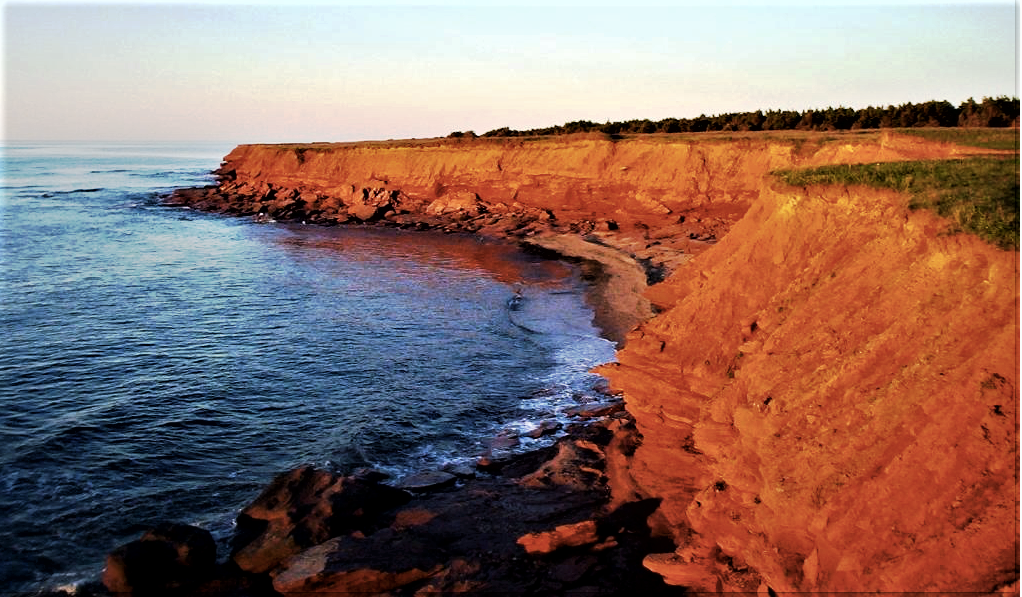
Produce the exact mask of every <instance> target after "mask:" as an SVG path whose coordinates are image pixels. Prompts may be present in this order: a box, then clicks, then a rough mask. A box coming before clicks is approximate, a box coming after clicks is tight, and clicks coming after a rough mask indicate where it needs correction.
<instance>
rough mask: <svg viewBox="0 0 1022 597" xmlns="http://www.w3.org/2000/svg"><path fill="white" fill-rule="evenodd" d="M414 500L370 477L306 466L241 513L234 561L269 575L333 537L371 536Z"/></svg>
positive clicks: (287, 475) (286, 475) (280, 480)
mask: <svg viewBox="0 0 1022 597" xmlns="http://www.w3.org/2000/svg"><path fill="white" fill-rule="evenodd" d="M409 499H410V496H409V494H408V493H407V492H405V491H402V490H400V489H395V488H393V487H388V486H386V485H381V484H379V483H376V482H373V481H368V480H366V479H364V478H358V477H342V476H339V475H335V474H333V473H330V472H327V471H323V470H319V469H316V468H313V467H311V466H305V467H301V468H298V469H295V470H292V471H290V472H287V473H284V474H282V475H279V476H278V477H277V478H276V479H274V480H273V482H272V483H271V484H270V485H269V486H268V487H267V488H266V489H265V490H264V491H263V493H262V494H260V495H259V497H258V498H256V499H255V501H253V502H252V503H251V504H249V506H248V507H246V508H245V509H244V510H243V511H242V512H241V514H240V515H238V521H237V531H236V533H235V541H234V549H233V554H232V556H231V557H232V558H233V560H234V562H235V563H236V564H237V565H238V567H239V568H241V569H242V570H245V571H248V572H257V573H258V572H267V571H269V570H271V569H273V568H274V567H276V566H277V564H279V563H280V562H281V561H283V560H284V559H286V558H288V557H290V556H293V555H295V554H297V553H299V552H300V551H302V550H304V549H307V548H309V547H312V546H313V545H317V544H319V543H323V542H324V541H326V540H328V539H330V538H332V537H336V536H338V535H342V534H346V533H351V532H354V531H360V532H363V533H367V532H371V531H372V530H374V529H375V528H377V527H378V526H380V523H379V521H378V518H379V517H380V515H381V514H383V513H384V512H386V511H387V510H390V509H392V508H394V507H396V506H399V505H401V504H404V503H406V502H407V501H408V500H409Z"/></svg>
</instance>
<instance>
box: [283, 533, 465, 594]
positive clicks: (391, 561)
mask: <svg viewBox="0 0 1022 597" xmlns="http://www.w3.org/2000/svg"><path fill="white" fill-rule="evenodd" d="M444 559H445V558H444V553H443V551H442V550H440V549H438V548H437V546H436V545H433V544H429V543H426V542H423V541H420V540H418V539H417V538H415V537H413V536H410V535H409V534H407V533H398V532H395V531H393V530H391V529H384V530H382V531H380V532H378V533H376V534H374V535H372V536H369V537H336V538H334V539H331V540H329V541H327V542H325V543H323V544H321V545H317V546H315V547H312V548H310V549H307V550H305V551H303V552H301V553H299V554H297V555H295V556H294V557H292V558H290V559H288V560H287V561H286V562H284V563H283V565H281V566H280V567H279V568H278V569H276V570H274V571H273V572H272V573H271V576H272V577H273V588H274V589H275V590H276V591H278V592H280V593H283V594H285V595H288V594H292V593H310V592H316V593H324V592H331V593H339V594H351V593H368V594H380V593H385V592H387V591H392V590H394V589H397V588H399V587H403V586H406V585H408V584H411V583H414V582H418V581H421V580H423V579H425V578H428V577H429V576H431V575H433V574H436V573H437V572H439V571H440V570H441V569H442V568H443V566H442V562H443V561H444Z"/></svg>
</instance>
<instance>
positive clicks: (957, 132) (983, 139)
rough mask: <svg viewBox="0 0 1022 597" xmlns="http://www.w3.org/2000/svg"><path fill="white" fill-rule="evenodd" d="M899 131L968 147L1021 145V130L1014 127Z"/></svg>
mask: <svg viewBox="0 0 1022 597" xmlns="http://www.w3.org/2000/svg"><path fill="white" fill-rule="evenodd" d="M897 132H899V133H903V134H905V135H913V136H915V137H922V138H924V139H929V140H930V141H939V142H941V143H954V144H956V145H965V146H968V147H984V148H986V149H1006V150H1009V151H1012V150H1013V151H1018V146H1019V130H1018V129H1012V128H1006V129H993V128H943V129H937V128H926V129H898V130H897Z"/></svg>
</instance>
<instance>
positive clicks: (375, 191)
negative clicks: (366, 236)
mask: <svg viewBox="0 0 1022 597" xmlns="http://www.w3.org/2000/svg"><path fill="white" fill-rule="evenodd" d="M396 194H397V192H396V191H389V190H387V188H385V187H363V188H361V189H356V190H354V191H352V193H351V197H350V198H349V200H348V201H347V202H346V205H347V207H348V215H350V216H353V217H355V218H358V219H359V220H362V221H363V222H371V221H374V220H377V219H379V218H380V216H382V215H383V214H384V213H386V212H387V211H390V210H392V209H393V208H394V203H393V201H392V199H393V198H394V196H395V195H396Z"/></svg>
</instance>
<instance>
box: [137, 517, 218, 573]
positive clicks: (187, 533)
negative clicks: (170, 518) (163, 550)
mask: <svg viewBox="0 0 1022 597" xmlns="http://www.w3.org/2000/svg"><path fill="white" fill-rule="evenodd" d="M142 541H164V542H166V543H169V544H171V545H172V546H174V549H175V550H176V551H177V562H178V563H179V564H180V565H182V566H184V567H186V568H188V569H189V570H194V571H196V572H198V573H200V574H205V573H207V572H209V570H210V569H212V568H213V566H214V565H215V564H216V542H214V541H213V536H212V535H211V534H210V533H209V531H207V530H206V529H200V528H199V527H194V526H191V525H187V524H176V523H162V524H159V525H157V526H156V527H154V528H152V529H150V530H149V531H147V532H146V533H145V534H144V535H142Z"/></svg>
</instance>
